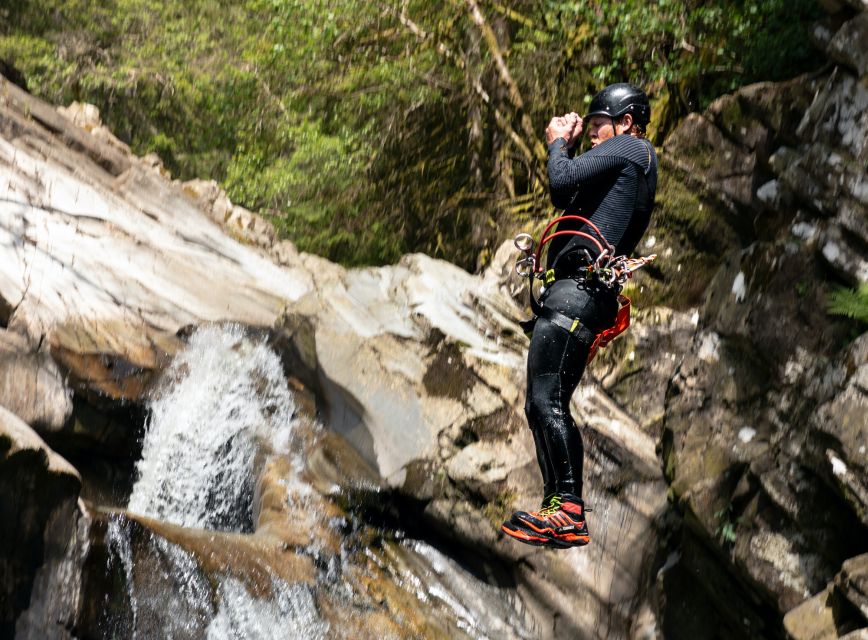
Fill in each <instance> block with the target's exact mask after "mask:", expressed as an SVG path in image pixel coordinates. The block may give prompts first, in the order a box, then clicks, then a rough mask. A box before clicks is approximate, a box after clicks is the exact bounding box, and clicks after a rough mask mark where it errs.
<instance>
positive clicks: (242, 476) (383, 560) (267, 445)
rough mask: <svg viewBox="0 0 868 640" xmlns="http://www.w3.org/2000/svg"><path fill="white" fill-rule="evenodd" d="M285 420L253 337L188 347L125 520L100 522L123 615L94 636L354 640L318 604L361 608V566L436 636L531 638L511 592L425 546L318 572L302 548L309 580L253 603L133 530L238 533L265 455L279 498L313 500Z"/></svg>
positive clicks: (274, 364) (166, 387)
mask: <svg viewBox="0 0 868 640" xmlns="http://www.w3.org/2000/svg"><path fill="white" fill-rule="evenodd" d="M295 409H296V406H295V401H294V399H293V396H292V393H291V392H290V391H289V389H288V387H287V384H286V379H285V375H284V371H283V369H282V366H281V362H280V359H279V358H278V356H277V355H276V354H275V353H274V352H273V351H272V350H271V349H270V348H269V347H268V345H267V344H266V343H265V341H264V340H263V339H261V338H256V337H252V336H250V335H247V333H246V332H245V330H244V329H242V328H241V327H237V326H222V327H221V326H213V327H206V328H202V329H199V330H198V331H197V332H196V333H195V334H193V335H192V336H191V337H190V339H189V342H188V346H187V348H186V350H185V351H184V352H183V353H181V354H179V355H177V356H176V357H175V360H174V362H173V364H172V366H171V367H170V369H169V370H168V371H167V372H166V375H165V378H164V380H163V383H162V385H161V386H160V390H159V392H158V393H156V394H155V397H154V399H153V401H152V403H151V405H150V407H149V420H148V423H147V431H146V435H145V438H144V443H143V450H142V459H141V460H140V462H139V463H138V466H137V471H138V480H137V482H136V483H135V485H134V488H133V491H132V494H131V497H130V501H129V507H128V510H129V512H130V514H131V516H130V517H127V516H124V515H120V514H118V515H114V516H112V517H111V519H110V521H109V524H108V530H107V534H106V546H107V549H108V554H109V556H108V557H109V569H110V570H111V571H114V572H115V575H118V576H120V581H122V582H123V583H124V584H125V589H126V591H127V593H126V594H124V600H125V602H126V603H127V605H126V606H125V607H124V608H123V613H122V615H114V616H112V615H107V616H106V617H105V618H104V619H105V620H106V622H105V624H104V625H103V629H102V633H103V636H104V637H124V638H137V639H140V640H141V639H148V640H149V639H150V638H179V639H180V638H207V639H208V640H230V639H231V640H240V639H245V640H246V639H250V640H260V639H261V640H268V639H272V638H275V639H276V638H295V637H304V638H312V639H316V638H326V637H328V638H332V637H338V638H340V637H353V635H351V632H349V631H345V630H342V629H339V628H338V627H337V626H336V625H335V624H333V623H330V622H329V620H328V619H327V616H325V615H324V614H323V612H322V611H321V608H322V607H321V605H320V596H324V597H325V599H326V600H328V602H330V603H332V604H330V605H329V607H333V606H334V603H335V602H337V603H338V605H337V606H338V607H339V608H343V609H344V610H343V611H342V612H341V613H340V615H338V616H337V618H338V619H341V620H347V619H352V616H353V615H355V614H354V613H353V612H354V611H357V610H361V609H365V608H368V609H370V608H371V603H370V600H369V598H368V600H364V599H363V598H360V597H359V594H358V593H357V592H356V589H357V588H358V586H357V585H358V583H359V581H358V580H356V581H355V582H354V583H353V584H352V585H351V584H350V583H348V582H347V581H346V580H345V579H344V576H345V575H350V574H353V575H356V576H357V575H359V571H358V568H357V567H350V566H349V563H351V562H356V563H358V562H359V559H361V560H362V562H363V563H367V566H369V567H373V568H374V570H376V571H378V572H379V574H378V575H382V576H387V577H388V579H389V580H391V581H392V583H393V584H394V585H395V586H396V587H397V588H398V590H399V591H401V592H403V593H406V595H407V598H408V599H407V601H408V602H410V608H411V609H415V610H416V611H414V612H413V615H416V614H417V613H418V611H423V612H426V613H424V614H423V615H429V616H431V617H432V619H435V620H436V622H435V624H434V625H433V626H434V628H437V629H442V630H444V631H445V633H446V636H445V637H454V636H455V635H458V636H464V637H470V638H490V637H499V636H501V635H503V634H504V633H508V634H509V635H511V636H513V637H518V638H530V637H533V636H534V634H533V633H532V631H531V630H529V627H530V626H532V620H531V615H530V613H529V612H528V611H527V610H526V609H525V607H524V605H523V603H522V602H521V600H520V598H519V597H518V596H517V595H516V593H515V591H514V590H513V589H510V588H502V587H499V586H495V585H491V584H487V583H486V582H485V581H483V580H480V579H479V578H477V577H476V576H474V575H473V574H471V573H469V572H467V571H465V570H464V569H463V568H462V567H461V566H460V565H459V564H458V563H457V562H455V561H454V560H452V559H451V558H449V557H447V556H446V555H444V554H443V553H442V552H440V551H438V550H437V549H436V548H434V547H433V546H431V545H430V544H427V543H425V542H422V541H418V540H403V541H399V540H395V541H394V542H393V543H390V544H388V545H384V546H382V547H381V548H380V549H379V550H377V551H374V552H370V553H368V552H367V551H363V552H362V553H361V555H359V554H358V553H355V554H350V553H343V550H344V547H345V546H347V547H352V546H353V545H352V544H349V545H347V544H346V542H347V541H345V542H343V543H341V548H342V551H341V552H340V553H338V554H337V555H336V556H333V557H332V558H331V560H329V561H326V560H324V559H323V558H324V556H322V555H321V553H320V549H318V547H317V546H316V545H314V544H311V545H310V546H309V547H308V548H307V549H305V550H303V551H301V552H300V553H301V555H308V556H309V557H311V558H313V559H314V562H313V563H312V565H311V566H312V567H314V573H315V575H312V576H307V577H306V579H305V580H303V581H301V582H288V581H286V580H283V579H281V578H280V577H278V576H277V575H270V574H269V575H268V577H267V581H268V582H270V584H269V585H267V588H266V589H264V592H262V591H263V590H260V592H258V593H253V592H252V591H256V590H251V589H250V584H249V583H247V584H245V582H243V581H242V580H239V579H238V578H237V577H236V576H234V575H230V574H229V573H227V572H220V571H217V572H214V571H206V570H204V569H203V566H202V565H201V562H200V560H199V559H197V557H194V555H193V554H191V553H189V552H188V551H186V550H184V549H183V548H181V546H179V545H177V544H174V543H172V542H170V541H169V540H167V539H165V538H163V537H161V536H160V535H158V534H156V533H154V532H153V531H150V530H148V529H147V528H146V527H141V526H138V525H136V524H135V523H134V522H133V520H134V518H135V516H136V515H140V516H146V517H148V518H153V519H155V520H159V521H161V522H166V523H171V524H172V525H179V526H181V527H184V528H185V529H189V530H191V531H196V530H199V531H198V532H197V535H198V534H199V533H201V530H203V529H204V530H211V531H219V532H224V533H222V534H218V535H232V534H231V533H228V532H237V533H238V534H240V535H246V534H249V533H251V532H252V531H253V529H254V488H255V486H256V480H257V474H258V473H259V472H260V471H261V469H262V467H263V465H264V461H265V460H266V459H268V457H269V456H282V457H284V458H286V459H288V460H289V461H290V464H289V465H288V467H287V468H288V469H289V471H288V472H287V474H286V475H285V476H284V477H282V478H281V482H282V483H284V486H285V487H286V488H287V496H288V500H290V501H292V500H297V501H303V500H304V499H305V496H306V495H309V494H310V493H311V492H313V489H312V487H310V486H309V485H308V484H307V483H306V482H304V481H303V480H302V479H301V475H300V474H301V470H302V468H303V466H304V460H303V458H302V455H301V452H300V448H299V447H298V446H297V443H296V439H295V438H294V435H295V431H296V429H297V428H298V423H297V420H296V418H295ZM173 530H174V529H173ZM233 539H234V538H233ZM215 544H219V543H215ZM356 549H357V547H356ZM354 557H355V559H353V558H354ZM257 571H259V570H258V569H257ZM259 573H261V571H259ZM257 575H258V577H259V578H260V579H261V575H259V574H257ZM362 582H364V581H362ZM332 614H334V612H332ZM334 617H335V616H334V615H332V616H331V618H332V619H334ZM399 626H400V625H399ZM397 637H403V636H400V635H399V636H397Z"/></svg>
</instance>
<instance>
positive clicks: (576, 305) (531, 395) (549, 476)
mask: <svg viewBox="0 0 868 640" xmlns="http://www.w3.org/2000/svg"><path fill="white" fill-rule="evenodd" d="M543 303H544V304H545V305H546V306H547V307H550V308H554V309H556V310H557V311H559V312H560V313H563V314H564V315H566V316H567V317H570V318H578V319H579V320H581V321H582V323H583V324H585V325H586V326H588V327H589V328H590V329H591V330H592V331H594V332H596V331H599V330H601V329H603V328H606V327H608V326H611V325H612V323H613V322H614V318H615V314H616V313H617V300H616V298H615V297H614V295H613V294H611V293H610V292H608V291H603V292H601V291H594V290H588V289H584V288H579V287H577V285H576V283H575V282H574V281H572V280H560V281H558V282H555V283H554V284H553V285H552V286H551V287H550V288H549V290H548V291H547V292H546V295H545V297H544V298H543ZM590 346H591V345H590V343H589V342H587V341H586V340H582V339H580V338H579V337H578V334H575V333H569V332H568V331H566V330H565V329H562V328H561V327H558V326H556V325H554V324H551V323H550V322H548V321H547V320H545V319H543V318H540V319H539V320H538V321H537V323H536V326H535V327H534V333H533V336H532V338H531V343H530V350H529V352H528V393H527V401H526V404H525V412H526V414H527V418H528V424H529V425H530V428H531V430H532V431H533V434H534V441H535V444H536V448H537V458H538V459H539V462H540V469H541V470H542V474H543V481H544V482H545V484H546V489H545V491H546V494H548V493H550V492H551V491H558V492H564V493H572V494H574V495H576V496H581V495H582V466H583V461H584V448H583V443H582V436H581V433H580V432H579V429H578V427H577V426H576V423H575V421H574V420H573V418H572V415H571V414H570V398H571V397H572V395H573V392H574V391H575V389H576V387H577V386H578V384H579V380H581V377H582V374H583V373H584V371H585V363H586V361H587V359H588V352H589V350H590Z"/></svg>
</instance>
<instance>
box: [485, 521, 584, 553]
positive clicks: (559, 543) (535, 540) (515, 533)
mask: <svg viewBox="0 0 868 640" xmlns="http://www.w3.org/2000/svg"><path fill="white" fill-rule="evenodd" d="M511 524H512V523H511V522H510V523H506V522H505V523H503V524H502V525H501V527H500V530H501V531H503V532H504V533H505V534H506V535H508V536H509V537H510V538H512V539H514V540H518V541H519V542H523V543H525V544H529V545H533V546H535V547H549V548H552V549H570V548H572V547H583V546H585V545H586V544H588V543H589V542H590V541H591V540H590V538H589V537H587V536H575V538H574V539H573V538H571V539H569V540H567V539H564V538H555V537H553V536H551V535H548V534H545V533H535V532H533V531H528V530H526V529H522V528H520V527H515V528H513V527H511V526H510V525H511Z"/></svg>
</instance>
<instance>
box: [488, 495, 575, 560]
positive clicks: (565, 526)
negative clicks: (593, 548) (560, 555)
mask: <svg viewBox="0 0 868 640" xmlns="http://www.w3.org/2000/svg"><path fill="white" fill-rule="evenodd" d="M500 528H501V531H503V532H504V533H505V534H506V535H508V536H510V537H512V538H515V539H516V540H518V541H520V542H524V543H525V544H532V545H537V546H547V547H553V548H556V549H567V548H570V547H581V546H584V545H586V544H588V543H589V542H590V541H591V538H590V536H589V535H588V523H587V521H586V520H585V503H584V502H583V501H582V499H581V498H578V497H576V496H574V495H572V494H571V493H555V494H552V495H551V496H549V497H548V498H546V499H545V500H543V508H542V509H541V510H540V511H537V512H530V513H529V512H526V511H516V512H515V513H514V514H512V518H511V519H510V520H509V521H507V522H504V523H503V525H502V526H501V527H500Z"/></svg>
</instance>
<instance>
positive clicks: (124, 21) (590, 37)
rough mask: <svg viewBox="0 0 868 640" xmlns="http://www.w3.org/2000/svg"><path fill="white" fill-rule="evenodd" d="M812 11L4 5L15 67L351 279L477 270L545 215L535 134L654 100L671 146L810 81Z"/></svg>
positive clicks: (797, 0)
mask: <svg viewBox="0 0 868 640" xmlns="http://www.w3.org/2000/svg"><path fill="white" fill-rule="evenodd" d="M818 11H819V9H818V8H817V6H816V3H815V2H814V0H792V1H788V0H764V1H758V0H743V1H729V2H724V1H723V0H712V1H711V2H697V1H690V2H672V1H667V0H659V1H657V2H640V1H637V0H619V1H618V2H615V1H611V0H605V1H603V2H582V3H574V2H562V1H558V0H548V1H542V0H505V1H503V2H483V1H482V0H460V1H459V0H453V1H452V2H445V3H429V2H422V1H420V0H405V1H404V2H397V1H396V0H391V1H390V2H368V1H360V0H241V1H239V2H235V3H227V2H218V1H217V0H184V1H183V2H182V1H181V0H166V1H157V0H110V1H108V2H99V3H95V2H88V1H86V0H63V1H61V0H24V1H22V0H0V62H2V63H3V68H4V69H6V70H7V75H10V74H11V75H13V76H15V77H16V78H17V81H19V82H22V83H24V84H25V85H26V87H27V88H28V89H29V90H30V91H31V92H33V93H35V94H37V95H39V96H41V97H44V98H46V99H48V100H50V101H53V102H56V103H68V102H70V101H72V100H81V101H87V102H91V103H94V104H96V105H97V106H98V107H99V108H100V110H101V113H102V117H103V119H104V121H105V122H106V124H107V125H108V126H109V127H110V128H111V129H112V130H113V131H114V132H115V133H116V134H117V135H118V136H119V137H121V138H122V139H124V140H125V141H127V142H129V144H130V145H131V146H132V148H133V150H134V151H136V152H137V153H140V154H141V153H145V152H149V151H154V152H156V153H157V154H159V155H160V157H161V158H162V159H163V160H164V162H165V164H166V166H167V167H168V168H169V169H170V170H171V172H172V174H173V175H175V176H176V177H180V178H185V179H186V178H192V177H213V178H215V179H217V180H218V181H219V182H220V183H221V184H222V185H223V186H224V188H225V189H226V190H227V191H228V193H229V195H230V197H231V198H232V200H233V201H234V202H237V203H238V204H242V205H244V206H246V207H248V208H250V209H253V210H256V211H260V212H262V213H265V214H267V215H268V216H270V217H271V219H272V220H273V221H274V222H275V223H276V224H277V226H278V228H279V229H280V230H281V231H282V232H283V233H284V234H285V235H286V236H288V237H290V238H291V239H292V240H294V241H295V242H296V243H297V244H298V246H299V247H300V248H301V249H303V250H307V251H312V252H315V253H319V254H322V255H325V256H327V257H329V258H331V259H334V260H338V261H340V262H343V263H345V264H371V263H383V262H389V261H393V260H395V259H397V258H398V257H399V256H400V255H401V254H402V253H405V252H410V251H424V252H427V253H429V254H432V255H435V256H439V257H444V258H447V259H450V260H452V261H455V262H457V263H459V264H462V265H463V266H465V267H468V268H471V269H472V268H474V267H476V266H478V265H479V264H481V263H484V261H485V260H486V259H487V257H488V256H489V255H490V251H491V249H492V248H493V247H495V246H496V245H497V244H498V243H499V242H500V241H501V240H502V239H503V237H504V236H505V235H507V234H508V233H509V232H510V231H511V230H513V229H514V228H516V227H518V226H522V225H525V226H526V225H530V224H532V223H533V222H534V221H535V220H536V219H537V218H539V217H541V216H548V215H549V214H550V205H549V203H548V200H547V197H546V191H545V177H544V155H545V151H544V149H543V146H542V142H541V134H542V130H543V129H544V127H545V124H546V122H547V121H548V118H549V117H550V116H551V115H553V114H555V113H562V112H565V111H567V110H576V111H579V112H581V111H582V110H583V108H584V107H585V105H586V104H587V102H588V100H589V99H590V95H591V94H592V93H593V92H595V91H596V90H598V89H599V88H600V87H602V86H603V85H605V84H607V83H610V82H615V81H621V80H625V79H629V80H630V81H633V82H636V83H639V84H641V85H643V86H644V87H645V88H646V89H647V90H648V91H649V93H650V95H651V97H652V101H653V105H654V108H655V121H656V127H655V128H654V129H653V130H652V132H651V134H652V137H653V139H654V140H655V141H657V142H660V141H661V140H662V138H663V136H664V135H665V134H666V133H667V131H669V130H671V128H672V127H673V126H674V125H675V124H676V123H677V122H678V121H679V119H680V118H681V117H683V116H684V115H685V114H686V113H687V112H689V111H691V110H696V109H699V108H702V107H703V106H705V105H706V104H707V103H708V102H709V101H711V100H712V99H713V98H715V97H716V96H718V95H720V94H722V93H725V92H727V91H730V90H732V89H734V88H736V87H737V86H740V85H743V84H745V83H748V82H752V81H755V80H775V79H781V78H785V77H789V76H792V75H795V74H797V73H798V72H800V71H803V70H805V69H808V68H811V67H812V66H813V65H815V64H816V59H815V56H814V54H813V52H812V50H811V45H810V44H809V39H808V37H807V32H808V29H809V28H810V26H811V24H812V23H813V21H814V19H815V18H816V14H817V12H818Z"/></svg>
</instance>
